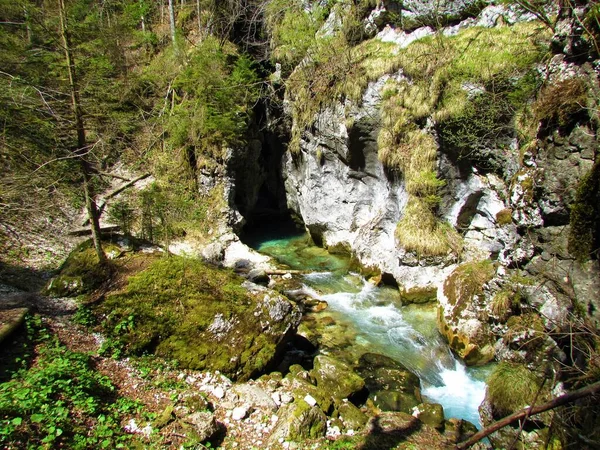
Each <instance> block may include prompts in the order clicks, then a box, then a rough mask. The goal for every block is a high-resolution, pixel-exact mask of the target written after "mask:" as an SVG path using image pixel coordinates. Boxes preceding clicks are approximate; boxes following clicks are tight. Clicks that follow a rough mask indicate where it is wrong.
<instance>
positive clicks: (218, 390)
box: [212, 386, 225, 398]
mask: <svg viewBox="0 0 600 450" xmlns="http://www.w3.org/2000/svg"><path fill="white" fill-rule="evenodd" d="M212 393H213V395H214V396H215V397H217V398H223V397H225V390H224V389H223V388H222V387H221V386H217V387H216V388H214V389H213V391H212Z"/></svg>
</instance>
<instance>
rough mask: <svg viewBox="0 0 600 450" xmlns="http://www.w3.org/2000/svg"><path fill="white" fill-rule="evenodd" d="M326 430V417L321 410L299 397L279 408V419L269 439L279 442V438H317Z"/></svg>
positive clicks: (297, 439) (295, 439)
mask: <svg viewBox="0 0 600 450" xmlns="http://www.w3.org/2000/svg"><path fill="white" fill-rule="evenodd" d="M326 430H327V417H326V416H325V414H323V411H321V409H319V408H318V407H316V406H310V405H309V404H308V403H306V402H305V401H304V400H302V399H300V400H298V401H295V402H294V403H292V404H290V405H287V406H285V407H283V408H282V410H280V412H279V420H278V421H277V425H276V426H275V430H274V431H273V434H272V435H271V438H270V439H271V442H273V443H277V442H279V440H280V439H284V440H290V441H300V440H303V439H317V438H320V437H323V436H324V435H325V431H326Z"/></svg>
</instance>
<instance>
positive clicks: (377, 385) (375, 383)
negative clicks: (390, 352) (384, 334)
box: [356, 353, 421, 404]
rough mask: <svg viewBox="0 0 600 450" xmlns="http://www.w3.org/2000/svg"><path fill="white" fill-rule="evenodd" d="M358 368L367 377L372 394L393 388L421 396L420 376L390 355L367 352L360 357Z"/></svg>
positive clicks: (366, 381)
mask: <svg viewBox="0 0 600 450" xmlns="http://www.w3.org/2000/svg"><path fill="white" fill-rule="evenodd" d="M356 370H357V372H358V373H359V374H360V375H361V376H362V377H363V378H364V379H365V385H366V387H367V389H368V390H369V392H370V394H372V395H374V394H376V393H377V392H379V391H384V390H392V391H399V392H405V393H408V394H410V395H412V396H414V397H415V398H420V396H421V380H419V377H418V376H416V375H415V374H414V373H412V372H411V371H410V370H408V369H407V368H406V367H405V366H404V365H403V364H402V363H399V362H398V361H396V360H394V359H392V358H390V357H388V356H384V355H380V354H377V353H365V354H364V355H362V356H361V357H360V359H359V361H358V366H357V369H356ZM419 403H421V402H420V401H419V402H417V403H416V404H419Z"/></svg>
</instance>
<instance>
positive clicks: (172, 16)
mask: <svg viewBox="0 0 600 450" xmlns="http://www.w3.org/2000/svg"><path fill="white" fill-rule="evenodd" d="M169 25H170V27H171V40H172V41H173V45H174V46H175V45H176V43H175V38H176V36H175V10H174V9H173V0H169Z"/></svg>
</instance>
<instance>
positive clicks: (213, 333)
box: [98, 257, 300, 380]
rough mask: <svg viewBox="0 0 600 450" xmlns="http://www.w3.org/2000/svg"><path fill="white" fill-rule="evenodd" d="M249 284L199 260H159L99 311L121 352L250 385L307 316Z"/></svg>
mask: <svg viewBox="0 0 600 450" xmlns="http://www.w3.org/2000/svg"><path fill="white" fill-rule="evenodd" d="M242 282H243V280H242V279H241V278H240V277H238V276H237V275H235V274H234V273H233V272H230V271H227V270H222V269H217V268H215V267H212V266H209V265H207V264H205V263H202V262H201V261H198V260H194V259H188V258H182V257H170V258H156V257H154V261H153V262H152V263H151V264H150V265H149V267H148V268H147V269H146V270H144V271H142V272H140V273H138V274H136V275H134V276H132V277H130V278H129V279H128V281H127V286H126V287H125V288H124V289H123V290H121V291H119V292H115V293H112V294H109V295H107V297H106V300H105V301H104V303H103V304H102V305H100V306H99V310H98V313H99V315H100V316H101V317H104V320H103V322H102V327H103V329H104V332H105V333H106V334H107V335H108V336H109V342H110V343H112V345H113V346H114V347H117V348H118V349H119V350H122V351H125V352H126V353H132V354H139V353H142V352H154V353H156V354H158V355H160V356H163V357H165V358H168V359H174V360H177V361H178V362H179V364H180V366H181V367H186V368H191V369H197V370H219V371H221V372H222V373H223V374H225V375H227V376H228V377H230V378H232V379H237V380H246V379H248V378H250V377H251V376H254V375H257V374H259V373H260V372H261V371H264V370H265V369H266V368H267V367H269V366H270V365H271V364H272V363H273V362H274V360H275V359H276V356H278V354H279V353H280V352H281V351H282V350H283V346H284V345H285V343H286V341H287V339H288V338H289V337H290V336H291V335H292V334H293V332H294V331H295V329H296V327H297V326H298V323H299V321H300V312H299V311H298V309H297V307H295V306H294V305H293V304H292V303H291V302H289V301H288V300H287V299H286V298H284V297H282V296H280V295H278V294H277V293H275V292H274V291H270V290H268V289H266V288H260V289H255V290H253V291H252V292H249V291H248V290H247V289H245V288H244V287H243V286H242ZM254 286H255V285H254Z"/></svg>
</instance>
